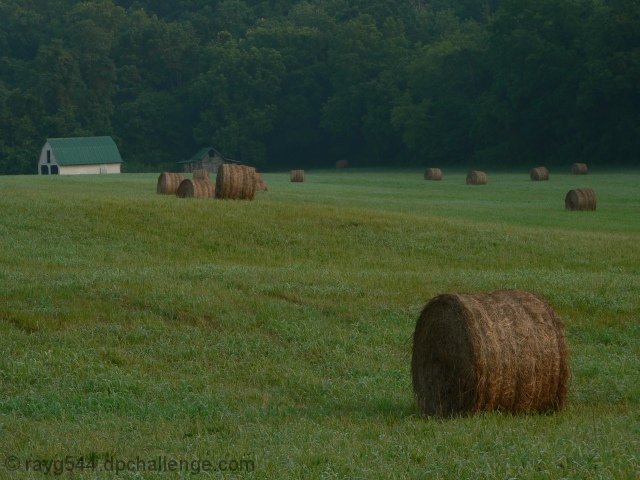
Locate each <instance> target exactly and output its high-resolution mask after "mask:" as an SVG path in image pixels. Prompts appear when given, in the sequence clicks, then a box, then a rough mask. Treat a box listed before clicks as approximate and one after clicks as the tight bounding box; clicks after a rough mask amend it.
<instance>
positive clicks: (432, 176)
mask: <svg viewBox="0 0 640 480" xmlns="http://www.w3.org/2000/svg"><path fill="white" fill-rule="evenodd" d="M424 179H425V180H442V170H440V169H439V168H427V169H426V170H425V172H424Z"/></svg>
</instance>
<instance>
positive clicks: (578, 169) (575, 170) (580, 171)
mask: <svg viewBox="0 0 640 480" xmlns="http://www.w3.org/2000/svg"><path fill="white" fill-rule="evenodd" d="M571 173H572V174H573V175H586V174H587V173H589V169H588V168H587V164H586V163H574V164H573V165H571Z"/></svg>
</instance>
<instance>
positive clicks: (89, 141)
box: [38, 137, 122, 175]
mask: <svg viewBox="0 0 640 480" xmlns="http://www.w3.org/2000/svg"><path fill="white" fill-rule="evenodd" d="M121 165H122V158H121V157H120V152H119V151H118V147H117V146H116V144H115V142H114V141H113V139H112V138H111V137H71V138H48V139H47V142H46V143H45V144H44V146H43V147H42V151H41V152H40V160H39V161H38V173H39V174H40V175H91V174H105V173H120V166H121Z"/></svg>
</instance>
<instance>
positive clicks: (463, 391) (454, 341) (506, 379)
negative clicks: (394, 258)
mask: <svg viewBox="0 0 640 480" xmlns="http://www.w3.org/2000/svg"><path fill="white" fill-rule="evenodd" d="M567 357H568V352H567V340H566V336H565V332H564V325H563V323H562V320H560V318H559V317H558V315H557V314H556V313H555V311H554V310H553V309H552V308H551V306H549V304H548V303H547V302H546V301H545V299H544V298H543V297H542V296H540V295H538V294H534V293H531V292H525V291H521V290H502V291H497V292H493V293H479V294H443V295H439V296H437V297H435V298H433V299H431V301H429V303H427V305H426V306H425V307H424V309H423V310H422V313H421V314H420V317H419V318H418V322H417V324H416V328H415V332H414V336H413V356H412V360H411V373H412V380H413V390H414V393H415V395H416V399H417V401H418V404H419V405H420V409H421V411H422V413H423V414H425V415H441V416H448V415H457V414H467V413H473V412H478V411H491V410H504V411H509V412H514V413H517V412H543V411H551V410H559V409H561V408H562V407H563V405H564V403H565V401H566V398H567V383H568V379H569V367H568V358H567Z"/></svg>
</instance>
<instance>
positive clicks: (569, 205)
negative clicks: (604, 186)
mask: <svg viewBox="0 0 640 480" xmlns="http://www.w3.org/2000/svg"><path fill="white" fill-rule="evenodd" d="M597 202H598V198H597V197H596V192H594V191H593V190H592V189H591V188H576V189H575V190H569V191H568V192H567V195H566V196H565V197H564V206H565V208H566V209H567V210H595V209H596V203H597Z"/></svg>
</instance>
